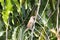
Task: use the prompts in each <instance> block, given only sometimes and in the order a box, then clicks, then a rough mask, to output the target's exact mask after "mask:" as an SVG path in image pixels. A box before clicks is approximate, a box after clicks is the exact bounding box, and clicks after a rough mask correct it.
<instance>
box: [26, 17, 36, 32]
mask: <svg viewBox="0 0 60 40" xmlns="http://www.w3.org/2000/svg"><path fill="white" fill-rule="evenodd" d="M34 23H35V16H31V17H30V20H29V21H28V24H27V29H26V30H25V32H26V31H28V30H29V29H30V30H31V29H32V27H33V25H34Z"/></svg>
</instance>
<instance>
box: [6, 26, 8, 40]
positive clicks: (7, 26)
mask: <svg viewBox="0 0 60 40" xmlns="http://www.w3.org/2000/svg"><path fill="white" fill-rule="evenodd" d="M6 40H8V26H7V27H6Z"/></svg>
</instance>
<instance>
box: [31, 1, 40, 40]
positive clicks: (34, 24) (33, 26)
mask: <svg viewBox="0 0 60 40" xmlns="http://www.w3.org/2000/svg"><path fill="white" fill-rule="evenodd" d="M40 4H41V0H39V2H38V7H37V11H36V15H35V22H36V19H37V16H38V12H39V7H40ZM34 29H35V24H34V26H33V29H32V32H31V40H33V33H34Z"/></svg>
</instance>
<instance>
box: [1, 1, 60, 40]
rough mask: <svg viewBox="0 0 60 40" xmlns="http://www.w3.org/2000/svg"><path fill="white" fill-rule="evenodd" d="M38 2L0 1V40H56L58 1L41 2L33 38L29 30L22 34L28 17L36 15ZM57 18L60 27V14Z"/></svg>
mask: <svg viewBox="0 0 60 40" xmlns="http://www.w3.org/2000/svg"><path fill="white" fill-rule="evenodd" d="M38 2H39V0H0V40H57V37H56V33H57V31H56V29H57V28H56V24H57V11H58V10H57V4H58V0H41V3H40V4H41V5H40V8H39V12H38V17H37V20H36V23H35V29H34V32H33V37H31V33H32V32H31V30H28V31H27V32H26V33H24V31H25V29H26V28H27V27H26V25H27V23H28V21H29V19H30V17H31V16H33V15H35V14H36V13H35V8H37V7H38ZM59 5H60V4H59ZM59 8H60V6H59ZM58 17H59V19H58V20H59V22H58V24H59V26H60V14H59V16H58Z"/></svg>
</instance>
